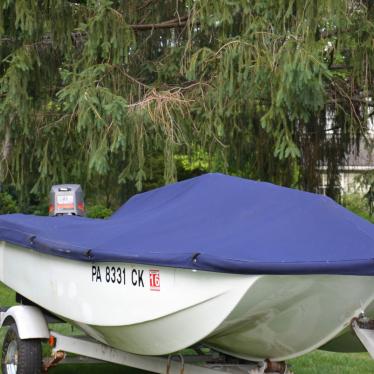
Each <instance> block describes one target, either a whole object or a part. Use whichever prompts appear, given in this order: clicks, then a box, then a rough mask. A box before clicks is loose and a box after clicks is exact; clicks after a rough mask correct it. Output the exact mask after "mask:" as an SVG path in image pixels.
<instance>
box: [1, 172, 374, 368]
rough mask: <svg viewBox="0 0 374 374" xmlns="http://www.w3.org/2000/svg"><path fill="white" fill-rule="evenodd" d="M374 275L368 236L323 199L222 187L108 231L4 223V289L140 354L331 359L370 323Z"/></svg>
mask: <svg viewBox="0 0 374 374" xmlns="http://www.w3.org/2000/svg"><path fill="white" fill-rule="evenodd" d="M373 274H374V229H373V226H372V224H371V223H369V222H367V221H366V220H364V219H362V218H360V217H358V216H356V215H355V214H353V213H351V212H349V211H347V210H346V209H344V208H343V207H341V206H340V205H338V204H337V203H335V202H334V201H332V200H331V199H329V198H328V197H325V196H322V195H318V194H312V193H307V192H302V191H297V190H293V189H289V188H285V187H280V186H276V185H273V184H270V183H263V182H256V181H250V180H246V179H243V178H239V177H232V176H227V175H223V174H215V173H213V174H205V175H202V176H200V177H196V178H192V179H189V180H186V181H182V182H178V183H175V184H171V185H168V186H165V187H161V188H159V189H155V190H152V191H148V192H145V193H141V194H138V195H136V196H134V197H133V198H131V199H130V200H129V201H128V202H127V203H125V204H124V205H123V206H122V207H121V208H120V209H119V210H118V211H117V212H116V213H115V214H113V216H112V217H110V218H109V219H106V220H99V219H89V218H83V217H76V216H61V217H36V216H31V215H23V214H12V215H3V216H0V281H1V282H3V283H4V284H6V285H7V286H8V287H10V288H12V289H13V290H15V291H16V292H17V294H19V295H20V296H21V297H22V299H23V300H27V301H28V302H30V303H32V304H33V305H37V306H39V307H40V308H42V309H43V310H46V311H48V312H50V313H51V314H53V315H54V316H57V317H59V318H61V319H62V320H64V321H67V322H70V323H72V324H73V325H75V326H78V327H79V328H81V329H82V330H83V331H84V332H85V333H86V334H87V335H88V336H90V337H92V338H93V339H95V340H97V341H99V342H101V343H103V344H106V345H109V346H110V347H114V348H116V349H119V350H122V351H126V352H130V353H134V354H139V355H150V356H157V355H167V354H170V353H173V352H178V351H180V350H182V349H185V348H188V347H191V346H194V345H196V344H203V345H205V346H208V347H211V348H213V349H215V350H217V351H219V352H223V353H225V354H227V355H230V356H234V357H237V358H241V359H245V360H250V361H262V360H264V359H270V360H272V361H284V360H289V359H291V358H294V357H297V356H300V355H303V354H306V353H308V352H310V351H312V350H315V349H317V348H320V347H324V346H326V347H328V345H329V344H330V346H329V347H330V348H329V349H334V350H339V349H341V348H342V344H341V343H339V339H340V340H341V339H342V338H341V337H342V336H344V335H345V334H347V331H349V328H350V324H351V321H352V319H353V318H355V317H357V316H359V315H360V313H362V312H364V313H366V314H367V315H368V316H371V315H373V314H374V313H373V311H374V277H373ZM353 346H355V348H354V349H357V347H358V348H359V349H360V345H359V344H356V345H355V344H353V343H352V347H353ZM352 349H353V348H352Z"/></svg>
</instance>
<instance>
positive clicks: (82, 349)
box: [51, 331, 289, 374]
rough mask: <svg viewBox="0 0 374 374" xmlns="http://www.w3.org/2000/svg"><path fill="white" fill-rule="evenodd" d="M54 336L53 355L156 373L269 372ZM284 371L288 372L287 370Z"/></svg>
mask: <svg viewBox="0 0 374 374" xmlns="http://www.w3.org/2000/svg"><path fill="white" fill-rule="evenodd" d="M51 335H52V336H54V337H55V338H56V340H55V346H54V348H53V350H52V351H53V354H54V355H55V354H57V353H58V352H70V353H74V354H77V355H80V356H85V357H89V358H93V359H95V360H101V361H106V362H111V363H115V364H120V365H125V366H129V367H132V368H137V369H141V370H147V371H149V372H152V373H159V374H165V373H167V374H218V373H231V374H263V373H265V372H266V373H269V372H268V371H267V370H266V369H267V366H268V365H267V363H266V362H263V363H259V364H256V363H248V364H221V363H217V364H214V363H209V364H207V363H205V364H203V366H199V365H195V364H190V363H186V362H185V360H184V358H183V356H181V355H172V356H169V357H168V358H166V357H155V356H141V355H136V354H132V353H127V352H124V351H120V350H118V349H115V348H111V347H109V346H107V345H105V344H101V343H98V342H95V341H93V340H87V338H82V337H72V336H66V335H62V334H59V333H57V332H54V331H51ZM287 373H289V372H288V371H287ZM269 374H271V373H269Z"/></svg>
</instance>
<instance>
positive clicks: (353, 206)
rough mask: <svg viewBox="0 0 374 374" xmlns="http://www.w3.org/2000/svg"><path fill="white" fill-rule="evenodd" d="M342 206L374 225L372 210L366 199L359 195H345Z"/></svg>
mask: <svg viewBox="0 0 374 374" xmlns="http://www.w3.org/2000/svg"><path fill="white" fill-rule="evenodd" d="M342 205H343V206H344V207H345V208H347V209H348V210H350V211H352V212H353V213H356V214H357V215H359V216H361V217H362V218H365V219H367V220H368V221H371V222H373V223H374V217H373V216H372V215H371V214H370V209H369V206H368V203H367V199H365V197H363V196H361V195H359V194H350V195H344V196H343V198H342Z"/></svg>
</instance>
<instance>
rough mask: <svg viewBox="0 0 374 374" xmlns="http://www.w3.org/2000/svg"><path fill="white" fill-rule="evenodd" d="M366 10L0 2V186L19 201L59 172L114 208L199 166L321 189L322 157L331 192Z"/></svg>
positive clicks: (358, 82)
mask: <svg viewBox="0 0 374 374" xmlns="http://www.w3.org/2000/svg"><path fill="white" fill-rule="evenodd" d="M161 4H162V6H161ZM373 21H374V3H373V2H372V1H369V0H317V1H314V0H313V1H312V0H290V1H288V0H287V1H285V0H276V1H272V0H251V1H248V0H232V1H224V0H214V1H212V0H162V1H161V0H128V1H120V0H111V1H110V0H103V1H100V2H99V1H94V0H82V1H74V2H73V1H67V0H55V1H50V0H37V1H26V0H0V41H1V44H0V98H1V101H0V165H1V166H0V182H2V183H3V184H4V185H5V186H6V187H7V188H8V187H12V188H14V189H15V192H16V193H15V196H16V197H17V200H18V201H19V204H20V207H21V209H22V210H25V209H26V207H29V206H30V204H31V205H33V204H39V203H40V201H39V202H38V201H37V200H38V196H46V195H47V192H48V191H49V188H50V186H51V184H55V183H65V182H74V183H80V184H82V186H83V188H84V190H85V191H86V193H87V195H88V197H89V198H93V196H95V199H96V200H97V201H95V203H98V204H101V205H104V206H105V207H112V208H114V207H116V206H118V205H119V204H120V202H122V201H124V200H125V199H126V198H127V197H128V196H130V195H132V194H133V193H135V192H136V191H140V190H145V189H148V188H151V187H152V186H155V185H160V184H163V183H168V182H171V181H174V180H176V179H177V178H185V177H188V176H191V175H194V174H196V173H197V174H198V173H200V172H201V171H202V170H210V171H222V172H228V173H231V174H236V175H242V176H245V177H249V178H253V179H261V180H267V181H272V182H275V183H278V184H282V185H287V186H292V187H297V188H302V189H305V190H309V191H316V190H317V189H318V187H319V185H320V173H319V171H318V168H319V167H320V166H322V165H327V166H328V184H329V186H330V187H329V188H328V189H327V191H328V193H329V194H330V195H332V196H333V197H334V194H335V192H334V191H336V188H335V187H336V185H337V184H339V181H338V177H337V176H338V168H339V166H340V165H342V164H344V162H345V157H346V154H347V152H349V150H350V149H352V148H353V147H358V145H359V144H360V139H367V134H368V130H369V129H368V124H369V121H368V120H369V118H370V117H371V116H372V114H373V105H374V104H373V92H372V91H373V61H374V60H373V57H374V55H373V52H374V43H373V36H374V23H373ZM199 160H200V161H199ZM197 161H198V162H197ZM191 165H192V166H191ZM193 165H195V166H196V167H194V166H193ZM160 169H161V172H160Z"/></svg>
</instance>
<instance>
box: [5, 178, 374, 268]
mask: <svg viewBox="0 0 374 374" xmlns="http://www.w3.org/2000/svg"><path fill="white" fill-rule="evenodd" d="M0 240H5V241H7V242H9V243H14V244H17V245H20V246H23V247H28V248H32V249H34V250H36V251H40V252H44V253H48V254H52V255H57V256H62V257H65V258H70V259H74V260H83V261H91V262H96V261H123V262H131V263H141V264H149V265H159V266H172V267H177V268H189V269H200V270H208V271H218V272H230V273H243V274H352V275H373V274H374V226H373V225H372V224H371V223H369V222H367V221H365V220H364V219H362V218H360V217H358V216H356V215H355V214H353V213H351V212H349V211H347V210H346V209H344V208H343V207H341V206H340V205H338V204H336V203H335V202H334V201H332V200H331V199H329V198H327V197H324V196H321V195H316V194H312V193H307V192H301V191H297V190H293V189H289V188H284V187H279V186H276V185H273V184H269V183H263V182H254V181H250V180H246V179H242V178H238V177H230V176H226V175H222V174H206V175H203V176H200V177H197V178H192V179H189V180H186V181H183V182H179V183H175V184H172V185H169V186H166V187H162V188H159V189H156V190H152V191H149V192H145V193H142V194H138V195H136V196H134V197H133V198H131V199H130V200H129V201H128V202H127V203H126V204H124V205H123V206H122V207H121V208H120V209H119V210H118V211H117V212H116V213H115V214H114V215H113V216H112V217H111V218H110V219H107V220H100V219H89V218H82V217H75V216H61V217H37V216H31V215H23V214H10V215H2V216H0Z"/></svg>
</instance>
